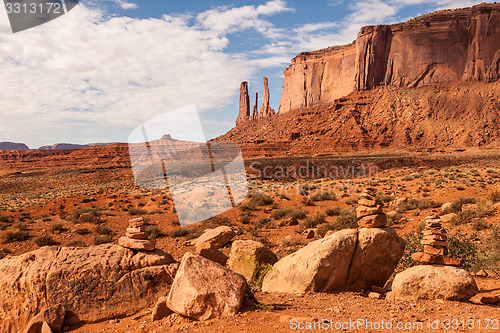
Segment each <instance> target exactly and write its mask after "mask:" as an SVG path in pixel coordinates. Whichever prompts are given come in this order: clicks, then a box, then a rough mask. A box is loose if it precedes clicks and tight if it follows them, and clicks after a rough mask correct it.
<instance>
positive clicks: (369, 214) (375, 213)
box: [356, 189, 387, 228]
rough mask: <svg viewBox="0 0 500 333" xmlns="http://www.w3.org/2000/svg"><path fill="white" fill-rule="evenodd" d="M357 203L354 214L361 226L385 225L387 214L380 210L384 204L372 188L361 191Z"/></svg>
mask: <svg viewBox="0 0 500 333" xmlns="http://www.w3.org/2000/svg"><path fill="white" fill-rule="evenodd" d="M358 205H359V206H358V207H357V208H356V216H357V218H358V219H359V220H358V225H359V226H360V227H361V228H380V227H383V226H386V225H387V216H386V215H385V213H384V212H383V210H382V208H383V207H384V204H383V203H382V201H380V200H379V199H378V198H377V197H375V193H374V190H372V189H367V190H366V192H364V193H362V194H361V199H359V200H358Z"/></svg>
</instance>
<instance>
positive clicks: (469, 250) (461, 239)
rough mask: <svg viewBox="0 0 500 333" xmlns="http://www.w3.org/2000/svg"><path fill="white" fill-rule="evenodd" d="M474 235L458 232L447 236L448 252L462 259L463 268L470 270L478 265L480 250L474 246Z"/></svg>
mask: <svg viewBox="0 0 500 333" xmlns="http://www.w3.org/2000/svg"><path fill="white" fill-rule="evenodd" d="M475 238H476V236H475V235H471V236H466V235H464V234H461V233H460V232H457V233H455V234H454V235H452V236H450V237H448V252H449V255H450V256H456V257H458V258H462V259H463V260H464V264H463V268H464V269H466V270H468V271H470V270H475V269H476V268H477V267H478V266H479V265H480V255H481V251H480V250H479V249H478V248H477V247H476V244H475V242H474V239H475Z"/></svg>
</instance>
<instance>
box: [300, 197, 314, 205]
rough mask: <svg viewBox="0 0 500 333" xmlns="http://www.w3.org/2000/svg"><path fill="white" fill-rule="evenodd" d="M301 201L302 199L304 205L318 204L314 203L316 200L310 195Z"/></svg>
mask: <svg viewBox="0 0 500 333" xmlns="http://www.w3.org/2000/svg"><path fill="white" fill-rule="evenodd" d="M301 201H302V204H303V205H304V206H315V205H316V204H315V203H314V201H312V200H311V198H309V197H303V198H302V199H301Z"/></svg>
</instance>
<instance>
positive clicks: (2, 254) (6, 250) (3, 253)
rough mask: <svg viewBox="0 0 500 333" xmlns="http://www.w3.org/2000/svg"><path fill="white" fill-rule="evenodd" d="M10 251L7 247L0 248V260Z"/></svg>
mask: <svg viewBox="0 0 500 333" xmlns="http://www.w3.org/2000/svg"><path fill="white" fill-rule="evenodd" d="M9 253H10V250H9V249H5V248H4V249H1V250H0V260H1V259H3V258H5V257H6V256H7V255H8V254H9Z"/></svg>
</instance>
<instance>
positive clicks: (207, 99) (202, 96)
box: [0, 1, 286, 146]
mask: <svg viewBox="0 0 500 333" xmlns="http://www.w3.org/2000/svg"><path fill="white" fill-rule="evenodd" d="M242 8H243V10H242V12H239V13H240V14H239V16H238V19H241V20H244V21H245V22H246V23H245V24H244V25H243V26H240V27H238V29H245V28H255V29H256V30H257V31H260V32H261V33H263V34H270V31H272V29H273V27H272V25H271V24H269V23H268V22H266V21H263V20H261V19H259V16H260V15H272V14H273V13H277V12H280V11H283V10H286V8H285V7H283V2H282V1H271V2H269V3H268V5H263V6H259V7H242ZM228 11H229V12H232V13H235V12H237V13H238V10H236V9H228ZM214 17H219V18H221V19H222V20H226V21H225V24H220V21H217V20H215V21H214V20H213V19H214ZM229 17H230V15H229V16H226V15H225V14H224V10H222V9H220V8H219V9H216V10H212V11H210V12H208V13H205V14H204V15H199V16H198V17H197V18H196V21H195V22H194V24H191V25H190V24H189V23H190V21H191V20H192V17H189V16H177V17H171V16H164V17H163V18H162V19H145V20H139V19H132V18H127V17H111V18H109V17H106V16H105V15H103V13H102V12H99V11H97V10H93V9H89V8H86V7H85V6H83V5H79V6H77V7H76V8H75V9H74V10H72V11H71V12H69V13H68V14H66V15H64V16H63V17H61V18H59V19H57V20H54V21H52V22H50V23H47V24H44V25H42V26H40V27H38V28H37V29H30V30H26V31H24V32H22V33H18V34H12V33H11V32H9V27H8V26H7V20H2V21H1V23H0V81H1V82H3V89H2V94H1V95H0V117H1V119H2V122H1V124H0V133H1V134H0V141H3V140H9V141H22V142H27V143H28V144H30V145H32V146H35V145H42V144H48V143H53V142H61V141H69V140H71V141H74V142H90V141H95V138H96V137H97V138H99V140H101V141H104V140H117V139H119V138H117V137H116V135H117V133H120V134H122V133H123V137H122V138H123V140H124V139H125V138H126V135H127V130H128V129H131V128H133V127H135V126H136V125H138V124H140V123H141V122H143V121H145V120H148V119H150V118H152V117H154V116H156V115H158V114H160V113H163V112H166V111H169V110H173V109H177V108H178V107H182V106H185V105H189V104H196V105H197V107H198V110H199V111H201V112H202V113H203V112H205V113H209V112H217V111H219V110H220V109H221V108H222V107H223V106H225V105H226V104H228V103H230V102H232V100H233V99H235V94H236V93H237V89H238V87H239V83H240V82H241V81H242V80H244V79H248V78H249V77H250V76H251V75H252V73H253V71H255V69H256V66H255V63H253V62H250V61H248V60H247V59H246V56H245V55H244V54H227V53H224V52H223V50H224V48H225V47H227V45H228V42H229V41H228V38H227V36H226V34H227V33H229V32H230V31H233V30H234V29H236V28H235V27H234V26H235V24H236V22H231V20H230V19H229ZM191 23H192V22H191ZM264 61H265V59H264ZM275 62H276V60H275V59H273V58H270V60H269V63H270V64H271V65H272V64H275ZM260 66H267V65H266V64H265V63H262V64H260ZM75 133H78V134H76V135H75Z"/></svg>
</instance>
